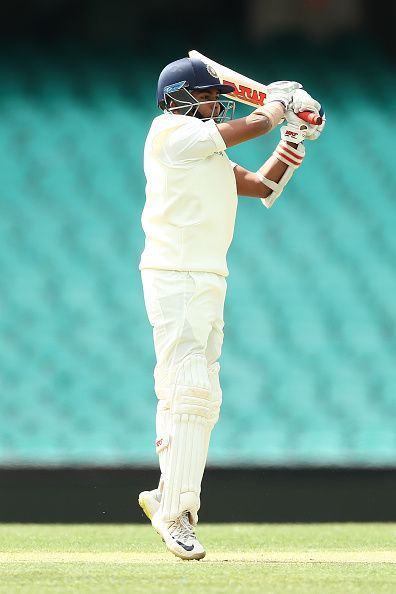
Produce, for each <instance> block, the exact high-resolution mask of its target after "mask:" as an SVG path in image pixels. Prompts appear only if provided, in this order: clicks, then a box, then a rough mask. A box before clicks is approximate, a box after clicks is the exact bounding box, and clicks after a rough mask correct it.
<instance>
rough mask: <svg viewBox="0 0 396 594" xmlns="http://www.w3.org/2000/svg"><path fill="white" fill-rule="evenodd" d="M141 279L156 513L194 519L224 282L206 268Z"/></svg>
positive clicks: (213, 410)
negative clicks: (149, 359) (150, 365)
mask: <svg viewBox="0 0 396 594" xmlns="http://www.w3.org/2000/svg"><path fill="white" fill-rule="evenodd" d="M142 284H143V292H144V300H145V305H146V310H147V315H148V318H149V321H150V324H151V325H152V327H153V339H154V349H155V355H156V366H155V369H154V384H155V393H156V396H157V398H158V404H157V416H156V451H157V453H158V455H159V463H160V469H161V480H160V490H161V491H162V497H161V506H160V513H161V515H162V518H163V519H164V520H166V521H172V520H174V519H176V518H177V517H178V516H179V515H180V514H181V513H182V512H183V511H186V510H188V511H189V512H190V518H191V521H192V523H193V524H196V522H197V521H198V509H199V506H200V491H201V481H202V476H203V472H204V468H205V464H206V458H207V452H208V447H209V440H210V433H211V430H212V428H213V426H214V425H215V423H216V422H217V420H218V417H219V412H220V405H221V400H222V393H221V388H220V382H219V370H220V365H219V363H218V359H219V357H220V354H221V348H222V344H223V327H224V321H223V316H224V300H225V295H226V289H227V282H226V279H225V278H224V277H223V276H220V275H217V274H214V273H210V272H180V271H172V270H153V269H144V270H142Z"/></svg>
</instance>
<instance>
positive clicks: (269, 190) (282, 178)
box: [234, 140, 305, 208]
mask: <svg viewBox="0 0 396 594" xmlns="http://www.w3.org/2000/svg"><path fill="white" fill-rule="evenodd" d="M304 155H305V148H304V146H303V145H302V144H301V143H300V144H296V143H292V142H286V141H284V140H281V141H280V142H279V144H278V146H277V147H276V149H275V151H274V152H273V154H272V155H271V156H270V157H269V159H267V161H266V162H265V163H264V164H263V165H262V166H261V167H260V168H259V170H258V171H257V172H253V171H248V170H247V169H244V168H243V167H241V166H240V165H236V166H235V167H234V175H235V180H236V185H237V193H238V195H239V196H251V197H253V198H261V200H262V202H263V204H264V206H266V207H267V208H270V207H271V206H272V205H273V203H274V202H275V200H276V199H277V198H279V196H280V195H281V194H282V192H283V190H284V188H285V186H286V185H287V183H288V182H289V181H290V179H291V177H292V175H293V174H294V172H295V170H296V169H298V167H299V166H300V165H301V163H302V161H303V159H304Z"/></svg>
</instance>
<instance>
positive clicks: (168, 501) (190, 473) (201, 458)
mask: <svg viewBox="0 0 396 594" xmlns="http://www.w3.org/2000/svg"><path fill="white" fill-rule="evenodd" d="M213 374H214V376H215V378H213V377H211V378H210V379H209V372H208V367H207V360H206V358H205V357H204V356H203V355H191V356H189V357H187V358H186V359H185V360H184V361H183V363H182V364H181V366H180V368H179V370H178V372H177V374H176V379H175V385H174V390H173V395H172V401H171V406H170V434H169V443H168V444H167V449H168V452H167V459H166V468H165V469H164V470H165V473H164V491H163V495H162V499H161V506H160V510H159V513H160V514H161V518H162V519H163V520H164V521H171V520H175V519H176V518H178V517H179V516H180V514H181V513H182V512H183V511H186V510H188V511H189V512H190V514H191V519H192V522H193V523H194V524H196V523H197V521H198V510H199V507H200V497H199V496H200V493H201V482H202V476H203V473H204V470H205V464H206V458H207V454H208V447H209V440H210V434H211V431H212V428H213V426H214V424H215V423H216V421H217V419H218V417H219V410H220V404H221V390H219V388H220V386H219V385H218V379H217V381H216V375H217V377H218V369H217V373H216V370H215V371H214V372H212V375H213ZM211 380H212V382H211ZM213 386H216V390H213V391H212V387H213ZM217 386H218V387H217Z"/></svg>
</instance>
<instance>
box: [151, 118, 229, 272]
mask: <svg viewBox="0 0 396 594" xmlns="http://www.w3.org/2000/svg"><path fill="white" fill-rule="evenodd" d="M225 148H226V145H225V143H224V140H223V138H222V136H221V134H220V132H219V130H218V128H217V126H216V124H215V122H214V121H213V120H209V121H207V122H202V121H201V120H199V119H197V118H194V117H190V116H182V115H176V114H169V113H164V114H162V115H160V116H158V117H157V118H155V119H154V121H153V123H152V125H151V128H150V131H149V133H148V136H147V140H146V145H145V150H144V171H145V175H146V179H147V185H146V203H145V206H144V209H143V214H142V225H143V230H144V232H145V236H146V240H145V248H144V251H143V254H142V257H141V261H140V269H144V268H157V269H162V270H183V271H189V270H191V271H205V272H215V273H216V274H220V275H222V276H227V275H228V268H227V262H226V256H227V251H228V248H229V246H230V243H231V241H232V237H233V233H234V226H235V216H236V209H237V201H238V197H237V189H236V181H235V175H234V171H233V167H234V166H235V164H233V163H232V162H231V161H230V160H229V158H228V157H227V155H226V154H225V152H224V150H225Z"/></svg>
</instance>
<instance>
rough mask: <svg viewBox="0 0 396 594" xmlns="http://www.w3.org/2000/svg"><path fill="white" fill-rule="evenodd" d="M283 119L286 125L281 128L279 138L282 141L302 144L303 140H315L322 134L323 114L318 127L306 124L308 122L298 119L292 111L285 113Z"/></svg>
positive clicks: (324, 120) (323, 125) (324, 122)
mask: <svg viewBox="0 0 396 594" xmlns="http://www.w3.org/2000/svg"><path fill="white" fill-rule="evenodd" d="M316 103H317V102H316ZM301 111H305V110H301ZM311 111H313V110H311ZM318 113H319V112H318ZM285 118H286V125H285V126H282V127H281V138H282V140H289V141H291V142H297V143H299V142H302V141H303V140H317V139H318V138H319V136H320V135H321V133H322V132H323V130H324V127H325V124H326V116H325V114H323V116H322V120H323V121H322V123H321V124H320V125H319V126H315V125H314V124H308V122H305V121H304V120H302V119H301V118H299V117H298V115H297V114H295V113H294V111H293V110H292V109H288V110H287V111H286V114H285Z"/></svg>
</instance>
